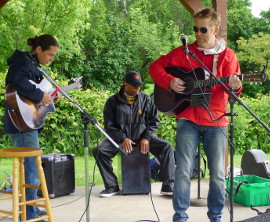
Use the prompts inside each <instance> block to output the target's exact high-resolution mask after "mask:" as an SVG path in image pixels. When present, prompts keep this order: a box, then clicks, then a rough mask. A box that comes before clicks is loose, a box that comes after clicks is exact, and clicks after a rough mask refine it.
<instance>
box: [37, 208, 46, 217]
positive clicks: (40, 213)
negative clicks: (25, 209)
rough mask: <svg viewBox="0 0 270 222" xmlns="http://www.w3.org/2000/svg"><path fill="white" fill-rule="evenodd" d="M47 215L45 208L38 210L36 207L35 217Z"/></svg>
mask: <svg viewBox="0 0 270 222" xmlns="http://www.w3.org/2000/svg"><path fill="white" fill-rule="evenodd" d="M45 215H47V212H46V210H40V209H39V208H37V217H42V216H45Z"/></svg>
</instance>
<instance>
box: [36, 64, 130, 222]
mask: <svg viewBox="0 0 270 222" xmlns="http://www.w3.org/2000/svg"><path fill="white" fill-rule="evenodd" d="M37 68H38V70H40V71H41V72H42V74H43V75H44V76H45V77H46V78H47V79H48V80H49V81H50V83H51V84H52V85H54V86H55V87H56V88H57V89H58V90H59V91H60V92H61V94H62V95H64V96H65V97H66V98H67V99H68V100H69V101H71V102H72V103H73V104H74V106H75V107H76V108H77V109H78V110H80V112H81V113H82V114H83V115H84V116H85V118H84V120H83V125H84V160H85V201H86V221H87V222H89V221H90V214H89V206H88V204H89V181H88V180H89V176H88V172H89V166H88V163H89V158H88V148H89V143H88V129H87V125H88V124H89V123H90V122H91V123H92V124H93V125H94V126H95V127H96V128H97V129H98V130H99V131H100V132H101V133H103V134H104V135H105V137H106V138H107V139H108V140H109V141H110V142H111V143H112V144H113V145H114V146H115V147H116V148H117V149H119V150H120V151H121V152H122V153H123V154H125V155H127V153H126V152H125V151H124V150H123V149H122V148H121V147H120V146H119V145H118V144H117V143H116V142H115V141H114V140H113V139H112V138H111V137H110V136H109V135H108V134H107V133H106V132H105V131H104V130H103V129H102V128H101V127H100V126H99V125H98V123H97V121H96V120H95V119H94V118H93V117H92V116H91V115H89V114H88V113H87V112H86V111H85V110H83V108H82V107H81V106H79V105H78V104H77V103H76V102H75V101H74V100H73V99H72V98H71V97H70V96H69V95H68V94H67V93H66V92H65V91H64V90H63V89H62V88H61V87H60V86H59V85H58V84H57V83H56V82H55V81H54V80H53V79H52V78H51V77H50V76H49V75H48V74H47V73H46V72H45V71H44V70H43V69H42V68H40V67H37Z"/></svg>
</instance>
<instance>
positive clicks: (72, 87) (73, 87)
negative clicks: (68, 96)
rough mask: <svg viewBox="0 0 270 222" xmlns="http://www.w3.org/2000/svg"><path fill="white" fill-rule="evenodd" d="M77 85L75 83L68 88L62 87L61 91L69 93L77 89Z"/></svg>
mask: <svg viewBox="0 0 270 222" xmlns="http://www.w3.org/2000/svg"><path fill="white" fill-rule="evenodd" d="M77 85H78V84H77V83H73V84H70V85H68V86H65V87H62V89H63V91H65V92H68V91H70V90H72V89H75V88H77V87H78V86H77ZM60 93H61V92H60Z"/></svg>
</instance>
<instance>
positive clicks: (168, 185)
mask: <svg viewBox="0 0 270 222" xmlns="http://www.w3.org/2000/svg"><path fill="white" fill-rule="evenodd" d="M173 185H174V182H173V181H164V182H163V183H162V187H161V191H160V193H161V194H163V195H167V196H172V195H173Z"/></svg>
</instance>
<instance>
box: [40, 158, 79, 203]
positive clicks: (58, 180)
mask: <svg viewBox="0 0 270 222" xmlns="http://www.w3.org/2000/svg"><path fill="white" fill-rule="evenodd" d="M41 161H42V167H43V170H44V174H45V178H46V184H47V189H48V193H49V197H50V198H54V197H58V196H64V195H68V194H70V193H73V192H74V191H75V170H74V154H58V153H51V154H46V155H41ZM38 196H42V192H41V190H38Z"/></svg>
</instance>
